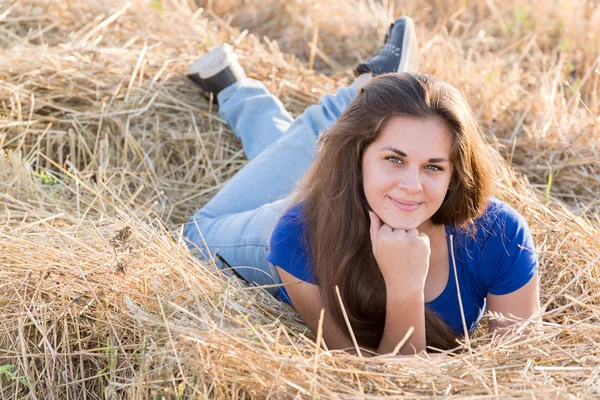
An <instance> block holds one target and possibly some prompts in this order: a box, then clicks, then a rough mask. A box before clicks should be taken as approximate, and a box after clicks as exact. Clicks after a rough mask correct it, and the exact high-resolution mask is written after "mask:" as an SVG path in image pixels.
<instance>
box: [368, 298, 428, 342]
mask: <svg viewBox="0 0 600 400" xmlns="http://www.w3.org/2000/svg"><path fill="white" fill-rule="evenodd" d="M411 327H412V328H414V330H413V332H412V333H411V335H410V336H409V337H408V338H407V340H406V343H405V344H404V345H403V346H402V348H401V349H400V354H415V353H419V352H421V351H423V350H425V346H426V344H425V296H424V294H423V291H422V290H421V291H420V292H419V291H416V292H415V293H406V292H404V291H398V290H393V289H392V288H388V290H387V306H386V314H385V327H384V330H383V336H382V338H381V342H380V343H379V347H378V348H377V353H379V354H388V353H391V352H393V351H394V350H395V349H396V346H397V345H398V344H399V343H400V342H401V341H402V340H403V339H404V338H405V336H406V334H407V333H408V332H409V330H410V329H411Z"/></svg>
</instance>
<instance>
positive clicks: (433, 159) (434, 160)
mask: <svg viewBox="0 0 600 400" xmlns="http://www.w3.org/2000/svg"><path fill="white" fill-rule="evenodd" d="M382 150H391V151H393V152H394V153H396V154H398V155H399V156H400V157H408V156H407V155H406V153H405V152H403V151H402V150H398V149H395V148H393V147H389V146H387V147H384V148H383V149H382ZM427 162H430V163H441V162H450V161H449V160H447V159H445V158H441V157H438V158H430V159H429V161H427Z"/></svg>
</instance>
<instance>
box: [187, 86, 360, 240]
mask: <svg viewBox="0 0 600 400" xmlns="http://www.w3.org/2000/svg"><path fill="white" fill-rule="evenodd" d="M249 87H251V88H252V89H251V90H249ZM230 89H231V90H230ZM267 96H271V97H272V98H273V99H274V97H273V96H272V95H269V94H268V91H267V90H266V89H265V88H264V86H262V84H261V83H260V82H257V81H253V80H247V81H246V80H244V81H241V82H238V83H237V84H235V87H230V88H227V89H225V90H224V91H223V92H221V93H219V104H220V106H219V107H220V110H219V115H220V116H221V117H222V118H223V119H225V121H226V122H227V123H228V124H231V126H232V128H233V129H234V132H235V133H236V135H238V136H239V137H240V138H241V139H242V143H243V144H244V148H252V147H253V145H254V142H259V143H261V145H260V146H257V147H256V148H258V149H260V148H261V147H263V146H265V145H266V141H264V140H263V139H262V138H261V136H260V135H262V133H263V132H262V127H263V126H270V127H272V126H274V124H273V122H272V120H273V119H275V120H276V121H279V122H278V123H279V124H280V125H282V126H285V125H286V122H285V121H284V120H283V119H282V118H281V116H282V114H281V113H280V112H279V111H277V110H276V109H275V107H270V108H269V109H268V110H266V109H265V104H267V101H266V100H265V97H267ZM355 96H356V90H355V89H354V88H339V89H338V91H337V94H335V95H325V96H323V97H322V98H321V101H320V103H319V104H318V105H313V106H310V107H308V108H307V109H306V111H304V113H302V114H301V115H300V116H299V117H298V118H297V119H296V120H295V121H293V122H292V123H291V124H290V125H289V127H288V129H287V130H286V131H285V133H283V134H279V132H275V130H274V129H272V128H270V129H269V131H270V132H271V133H270V134H271V135H272V136H275V135H279V137H278V138H276V140H275V141H273V142H272V143H271V144H269V145H266V148H264V149H262V151H260V152H259V153H258V154H256V155H255V156H254V158H253V159H252V160H250V161H249V162H248V164H246V165H245V166H244V167H243V168H242V169H241V170H240V171H238V173H237V174H235V175H234V176H233V177H232V178H231V179H230V180H229V181H228V182H227V183H226V184H225V185H224V186H223V188H222V189H221V190H220V191H219V192H218V193H217V194H216V195H215V196H214V197H213V198H212V199H211V200H210V201H209V202H208V203H207V204H206V205H205V206H204V207H203V208H202V209H200V210H199V211H198V213H196V215H194V217H192V219H191V220H190V223H188V225H187V227H186V228H187V229H191V228H192V225H193V224H192V222H193V221H200V220H203V219H207V218H216V217H219V216H222V215H226V214H234V213H239V212H243V211H248V210H254V209H256V208H258V207H260V206H262V205H264V204H267V203H271V202H273V201H276V200H280V199H282V198H284V197H285V196H287V195H288V194H289V193H290V192H291V190H292V189H293V187H294V186H295V184H296V182H297V181H298V180H299V179H300V178H301V177H302V175H303V174H304V172H305V171H306V169H307V168H308V166H309V165H310V163H311V162H312V160H313V157H314V153H315V147H316V143H317V138H318V136H319V133H320V132H322V131H324V130H326V129H327V128H329V127H330V126H331V125H332V124H333V123H334V122H335V120H336V119H337V117H338V116H339V115H340V114H341V112H342V111H343V110H345V109H346V107H347V106H348V104H350V102H351V101H352V100H353V99H354V97H355ZM254 99H258V100H259V101H258V102H256V103H255V102H254V101H253V100H254ZM268 102H269V103H271V105H272V104H274V103H273V102H272V101H271V100H269V101H268ZM280 118H281V119H280ZM273 132H275V133H273ZM272 139H273V137H271V140H272ZM246 146H248V147H246Z"/></svg>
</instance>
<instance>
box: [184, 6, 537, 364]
mask: <svg viewBox="0 0 600 400" xmlns="http://www.w3.org/2000/svg"><path fill="white" fill-rule="evenodd" d="M417 57H418V51H417V45H416V36H415V33H414V28H413V24H412V20H410V19H409V18H407V17H401V18H399V19H398V20H396V21H395V23H393V24H392V25H391V26H390V30H389V32H388V35H387V36H386V40H385V44H384V46H383V48H382V49H381V50H380V52H379V53H378V54H377V55H376V56H375V57H373V58H372V59H371V60H369V61H368V62H367V63H365V64H361V65H359V66H358V68H357V71H358V72H359V73H360V75H359V77H358V78H357V80H356V81H355V82H354V83H353V84H352V86H350V87H348V88H340V89H339V90H338V91H337V94H336V95H326V96H324V97H323V98H322V99H321V101H320V104H319V105H314V106H311V107H309V108H308V109H307V110H306V111H305V112H304V113H303V114H302V115H301V116H299V117H298V118H297V119H296V120H293V119H292V117H291V116H290V115H289V114H288V113H287V112H286V111H285V110H284V109H283V107H282V104H281V102H280V101H279V100H278V99H277V98H275V97H274V96H273V95H271V94H270V93H268V91H267V90H266V89H265V87H264V86H263V85H262V84H261V83H260V82H257V81H254V80H251V79H247V78H246V77H245V76H244V73H243V70H242V69H241V67H240V66H239V64H238V63H237V62H236V60H235V57H234V56H233V53H232V52H231V49H230V48H229V47H228V46H221V47H219V48H217V49H216V50H213V51H212V52H209V53H207V55H205V56H204V57H202V58H201V59H200V60H199V61H197V62H196V63H195V64H194V65H192V66H191V67H190V69H189V71H188V74H189V76H190V77H191V78H192V79H193V80H195V81H196V82H197V83H199V84H200V86H201V87H203V88H204V89H205V90H207V91H209V92H212V93H213V94H216V99H217V100H218V103H219V116H220V117H221V118H223V119H224V120H225V121H227V123H228V124H229V125H230V126H231V128H232V129H233V131H234V132H235V134H236V135H237V136H238V137H239V138H240V139H241V141H242V144H243V146H244V150H245V151H246V155H247V157H248V160H249V162H248V164H247V165H246V166H245V167H244V168H243V169H242V170H240V171H239V172H238V173H237V174H236V175H235V176H234V177H233V178H232V179H231V180H230V181H229V182H228V183H227V184H226V185H225V186H224V187H223V188H222V189H221V190H220V191H219V193H217V194H216V195H215V196H214V198H213V199H212V200H211V201H209V202H208V203H207V204H206V205H205V206H204V207H203V208H201V209H200V210H199V211H198V212H197V213H196V214H195V215H194V216H193V217H192V218H191V219H190V221H189V222H188V224H187V225H186V227H185V232H184V233H185V236H186V238H187V239H188V240H189V244H190V248H191V249H192V250H195V251H197V252H198V255H199V256H200V257H202V258H208V256H209V254H214V253H216V252H218V253H219V254H220V258H221V260H223V259H224V260H226V261H227V264H229V265H232V266H233V268H234V269H235V271H236V272H237V273H238V274H239V275H241V276H242V277H243V278H244V279H246V280H247V281H249V282H255V283H257V284H258V285H273V284H277V283H283V285H284V286H280V287H278V288H273V286H271V288H269V289H267V290H270V291H271V293H273V294H274V295H276V296H278V297H280V298H281V299H282V300H283V301H286V302H288V303H289V304H291V305H292V306H293V307H295V309H296V310H297V311H298V313H299V314H300V316H301V317H302V318H303V320H304V321H305V323H306V324H307V325H308V326H309V328H311V330H312V331H313V332H315V333H316V331H317V326H318V323H319V317H320V312H321V310H322V309H324V310H325V314H324V315H325V317H324V321H323V338H324V340H325V343H326V344H327V346H328V348H330V349H347V348H353V339H352V335H354V337H355V340H356V342H357V343H358V345H359V346H360V347H362V348H363V349H369V350H371V351H373V352H376V353H379V354H385V353H390V352H392V351H394V350H395V348H396V347H397V346H398V344H399V343H400V342H401V341H402V340H403V339H405V336H407V333H410V335H408V336H407V340H406V341H405V342H404V345H403V346H402V347H401V349H400V352H401V353H402V354H412V353H415V352H420V351H423V350H425V349H426V346H430V347H431V348H451V347H455V346H456V343H455V339H456V338H457V337H460V336H462V335H463V334H464V333H465V330H469V331H471V330H473V329H474V328H475V327H476V326H477V324H478V322H479V320H480V318H481V315H482V313H483V310H484V309H485V308H486V307H487V309H488V310H490V311H494V312H499V313H502V314H504V315H508V314H512V315H514V316H516V317H520V318H528V317H530V316H532V315H533V314H534V313H535V312H536V311H537V310H538V309H539V292H538V278H537V261H538V259H537V255H536V252H535V248H534V245H533V242H532V239H531V235H530V232H529V229H528V227H527V224H526V223H525V221H524V220H523V218H522V217H521V216H520V215H519V214H518V213H517V212H516V211H515V210H514V209H512V208H511V207H509V206H508V205H506V204H505V203H503V202H501V201H500V200H498V199H495V198H493V197H490V189H491V185H492V181H491V179H492V176H493V175H492V169H493V165H492V164H491V163H490V161H489V160H490V158H489V156H488V155H487V152H488V151H489V150H488V146H487V145H486V143H485V140H484V137H483V135H482V133H481V131H480V128H479V126H478V124H477V122H476V120H475V118H474V116H473V114H472V111H471V109H470V107H469V105H468V103H467V101H466V100H465V98H464V97H463V96H462V95H461V94H460V93H459V92H458V91H457V90H456V89H455V88H453V87H452V86H450V85H449V84H447V83H445V82H442V81H440V80H438V79H436V78H434V77H432V76H428V75H423V74H418V73H416V72H415V71H416V69H417V64H418V63H417ZM374 75H381V76H377V77H375V78H373V76H374ZM338 290H339V295H338ZM340 299H341V302H340ZM341 304H343V309H342V306H341ZM344 312H345V314H346V315H347V318H348V321H346V319H345V316H344ZM348 325H349V326H350V327H351V329H349V327H348ZM505 325H507V324H506V323H500V322H496V321H494V320H492V321H490V324H489V329H490V330H491V331H494V330H495V329H497V328H499V327H504V326H505ZM411 331H412V332H411Z"/></svg>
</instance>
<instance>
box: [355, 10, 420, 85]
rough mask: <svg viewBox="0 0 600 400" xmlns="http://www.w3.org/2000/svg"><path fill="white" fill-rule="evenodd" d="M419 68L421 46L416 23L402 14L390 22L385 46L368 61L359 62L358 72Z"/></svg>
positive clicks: (385, 72) (383, 71) (415, 70)
mask: <svg viewBox="0 0 600 400" xmlns="http://www.w3.org/2000/svg"><path fill="white" fill-rule="evenodd" d="M418 68H419V47H418V45H417V35H416V33H415V24H414V22H413V20H412V19H410V18H409V17H407V16H402V17H400V18H398V19H397V20H396V21H394V22H393V23H392V24H390V29H389V30H388V32H387V34H386V35H385V39H384V41H383V47H382V48H381V49H380V50H379V52H378V53H377V54H375V55H374V56H373V57H372V58H371V59H370V60H369V61H367V62H366V63H362V64H358V66H357V67H356V73H357V74H362V73H366V72H370V73H372V74H373V75H381V74H388V73H391V72H417V69H418Z"/></svg>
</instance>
